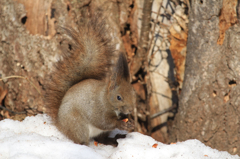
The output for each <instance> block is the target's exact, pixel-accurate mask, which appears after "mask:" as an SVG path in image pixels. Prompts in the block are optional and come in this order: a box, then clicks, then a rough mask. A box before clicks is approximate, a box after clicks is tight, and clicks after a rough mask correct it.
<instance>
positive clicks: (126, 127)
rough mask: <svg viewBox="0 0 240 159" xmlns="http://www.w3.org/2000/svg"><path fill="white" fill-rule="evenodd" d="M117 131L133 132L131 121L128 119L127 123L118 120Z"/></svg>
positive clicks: (132, 122)
mask: <svg viewBox="0 0 240 159" xmlns="http://www.w3.org/2000/svg"><path fill="white" fill-rule="evenodd" d="M118 129H120V130H127V131H131V130H134V121H133V120H132V119H130V120H128V121H126V120H120V121H119V125H118Z"/></svg>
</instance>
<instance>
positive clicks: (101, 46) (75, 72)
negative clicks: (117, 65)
mask: <svg viewBox="0 0 240 159" xmlns="http://www.w3.org/2000/svg"><path fill="white" fill-rule="evenodd" d="M105 27H106V25H105V22H104V20H103V19H102V18H98V17H95V18H91V20H90V21H89V22H87V23H86V24H84V25H82V26H80V27H79V29H78V31H76V30H74V29H72V28H68V27H67V28H61V29H62V30H64V33H65V34H66V35H68V36H69V37H70V40H67V45H68V48H66V49H62V59H61V60H59V61H58V62H57V63H56V65H55V66H54V71H53V72H52V73H51V76H50V77H49V79H48V81H47V84H46V94H45V101H46V105H45V106H46V113H47V114H49V115H50V116H51V117H52V118H53V119H56V117H57V113H58V110H59V107H60V104H61V101H62V99H63V97H64V95H65V93H66V92H67V90H68V89H69V88H70V87H72V86H73V85H75V84H77V83H79V82H80V81H82V80H84V79H99V80H101V79H103V78H105V77H106V76H107V72H108V70H109V68H110V66H111V61H112V56H113V53H114V49H113V46H112V45H111V43H110V39H109V37H108V36H107V33H106V28H105Z"/></svg>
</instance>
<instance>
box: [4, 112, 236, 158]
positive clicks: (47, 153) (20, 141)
mask: <svg viewBox="0 0 240 159" xmlns="http://www.w3.org/2000/svg"><path fill="white" fill-rule="evenodd" d="M154 144H157V147H156V148H153V147H152V145H154ZM53 158H57V159H76V158H81V159H92V158H94V159H105V158H112V159H121V158H123V159H128V158H131V159H145V158H147V159H152V158H154V159H158V158H159V159H160V158H161V159H188V158H190V159H206V158H208V159H210V158H212V159H221V158H222V159H226V158H228V159H239V156H237V155H235V156H233V155H230V154H229V153H227V152H224V151H218V150H215V149H212V148H210V147H207V146H205V145H204V144H203V143H201V142H200V141H198V140H187V141H185V142H178V143H176V144H172V145H167V144H163V143H160V142H157V141H155V140H154V139H153V138H151V137H149V136H146V135H142V134H140V133H137V132H134V133H129V134H127V136H126V138H124V139H118V147H112V146H106V145H102V144H98V146H95V145H94V143H93V142H91V143H90V145H89V147H88V146H84V145H79V144H75V143H73V142H72V141H71V140H69V139H67V138H66V137H65V136H64V135H63V134H61V133H60V132H59V131H58V130H57V129H56V127H55V126H54V125H52V123H51V119H50V117H49V116H47V115H37V116H35V117H27V118H26V119H25V120H24V121H22V122H19V121H14V120H10V119H5V120H2V121H0V159H53Z"/></svg>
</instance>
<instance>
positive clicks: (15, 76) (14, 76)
mask: <svg viewBox="0 0 240 159" xmlns="http://www.w3.org/2000/svg"><path fill="white" fill-rule="evenodd" d="M10 78H22V79H25V80H27V81H28V82H29V83H30V84H31V85H32V86H33V87H34V88H35V89H36V90H37V92H38V93H39V94H40V95H42V94H41V92H40V91H39V90H38V89H37V87H36V86H35V85H34V84H33V83H32V81H30V80H29V79H28V78H27V77H23V76H17V75H13V76H8V77H3V78H1V79H0V81H2V80H5V79H10Z"/></svg>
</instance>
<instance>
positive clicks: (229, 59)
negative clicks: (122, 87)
mask: <svg viewBox="0 0 240 159" xmlns="http://www.w3.org/2000/svg"><path fill="white" fill-rule="evenodd" d="M227 4H229V2H227V0H226V1H225V0H219V1H214V0H203V1H199V0H190V6H189V26H188V28H189V32H188V41H187V57H186V69H185V77H184V82H183V89H182V93H181V96H180V102H179V111H178V113H177V115H176V117H175V119H174V125H173V127H172V129H171V131H170V140H171V141H172V142H176V141H184V140H187V139H198V140H200V141H202V142H203V143H205V144H206V145H208V146H210V147H213V148H216V149H218V150H224V151H228V152H230V153H231V154H238V155H239V154H240V147H239V145H240V138H239V136H240V116H239V113H240V107H239V105H240V85H239V82H240V74H239V72H240V63H239V61H240V54H239V52H240V45H239V42H240V40H239V39H240V34H239V31H240V27H239V24H235V23H236V21H235V22H234V20H233V21H228V19H232V18H236V15H235V13H236V12H234V11H236V6H234V5H233V4H231V5H232V7H230V8H231V9H230V10H229V9H228V12H231V11H232V14H228V13H226V12H224V7H226V5H227ZM236 4H237V3H236ZM225 11H226V10H225ZM219 15H220V16H219ZM224 15H225V16H226V15H228V16H231V17H227V18H225V20H226V23H229V24H227V25H228V27H222V26H223V25H222V23H223V20H222V19H224V18H222V16H224ZM224 23H225V22H224ZM224 26H225V25H224ZM224 29H225V30H224ZM220 33H221V34H222V33H225V35H224V36H222V35H220ZM219 38H223V39H222V42H223V43H222V45H221V44H220V43H218V41H221V40H219Z"/></svg>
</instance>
